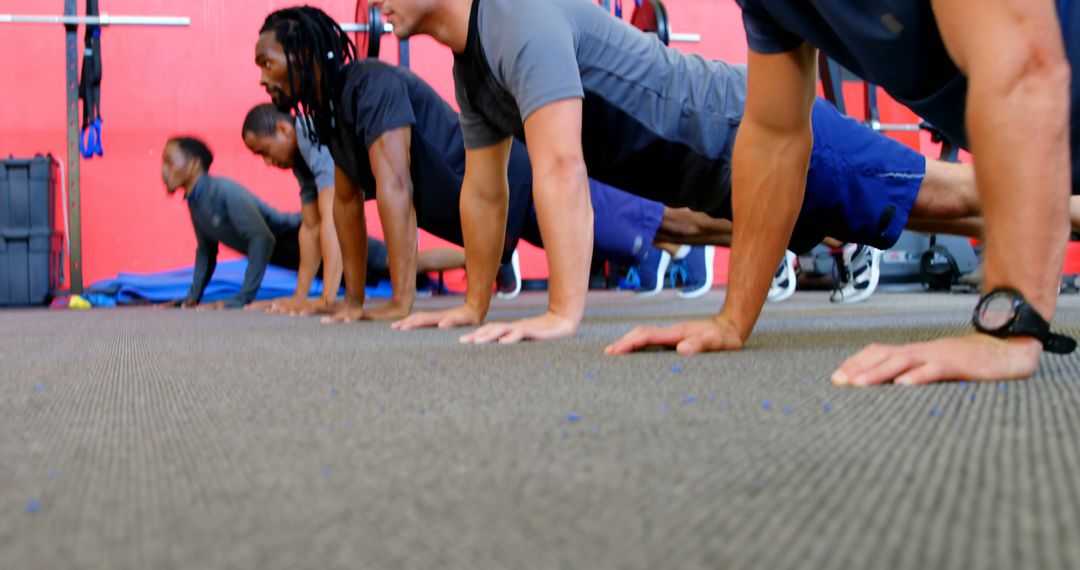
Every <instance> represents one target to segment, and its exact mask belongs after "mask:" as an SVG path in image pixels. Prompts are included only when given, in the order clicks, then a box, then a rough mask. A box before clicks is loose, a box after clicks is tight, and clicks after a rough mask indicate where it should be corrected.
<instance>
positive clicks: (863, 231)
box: [788, 99, 926, 253]
mask: <svg viewBox="0 0 1080 570" xmlns="http://www.w3.org/2000/svg"><path fill="white" fill-rule="evenodd" d="M812 123H813V129H814V150H813V153H812V154H811V156H810V169H809V171H808V173H807V178H806V194H805V197H804V198H803V206H802V211H800V213H799V219H798V221H797V222H796V224H795V231H794V232H793V234H792V236H791V242H790V243H789V245H788V249H790V250H792V251H794V252H798V253H802V252H805V251H809V250H810V249H811V248H812V247H814V246H815V245H817V244H818V243H820V242H821V240H822V239H823V238H825V237H826V236H828V237H833V238H836V239H838V240H841V241H844V242H852V243H860V244H865V245H870V246H873V247H876V248H878V249H887V248H889V247H891V246H892V245H893V244H894V243H896V240H897V239H898V238H899V237H900V232H901V231H903V229H904V225H906V224H907V219H908V215H909V214H910V213H911V208H912V207H913V206H914V204H915V198H916V197H917V196H918V195H919V189H920V188H921V187H922V182H923V178H925V177H926V158H925V157H924V156H923V155H921V154H919V153H918V152H915V151H914V150H912V149H910V148H908V147H907V146H904V145H903V144H900V143H898V142H896V141H895V140H893V139H890V138H888V137H886V136H884V135H881V134H878V133H876V132H874V131H872V130H871V129H869V128H867V127H866V126H864V125H862V124H861V123H859V122H857V121H855V120H853V119H851V118H849V117H846V116H844V115H841V114H840V112H839V111H837V110H836V108H835V107H833V105H832V104H830V103H828V102H826V101H824V100H821V99H818V101H817V103H815V104H814V110H813V121H812Z"/></svg>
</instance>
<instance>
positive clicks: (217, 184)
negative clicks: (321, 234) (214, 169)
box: [187, 174, 301, 307]
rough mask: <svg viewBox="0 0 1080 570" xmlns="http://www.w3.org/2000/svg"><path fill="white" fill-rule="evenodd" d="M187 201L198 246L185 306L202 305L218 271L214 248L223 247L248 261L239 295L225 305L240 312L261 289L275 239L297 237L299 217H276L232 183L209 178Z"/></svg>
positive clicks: (253, 196)
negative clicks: (204, 294) (210, 283)
mask: <svg viewBox="0 0 1080 570" xmlns="http://www.w3.org/2000/svg"><path fill="white" fill-rule="evenodd" d="M187 201H188V210H189V211H190V213H191V224H192V226H193V227H194V228H195V238H196V240H197V241H198V244H199V247H198V250H197V251H196V253H195V275H194V279H193V280H192V283H191V290H190V291H189V292H188V296H187V300H188V301H191V302H196V303H197V302H199V301H201V300H202V296H203V290H204V289H206V285H207V284H208V283H209V282H210V277H211V276H212V275H213V274H214V267H215V266H216V265H217V254H218V244H219V243H223V244H225V245H226V246H228V247H230V248H232V249H234V250H236V251H238V252H240V253H243V254H245V255H247V258H248V266H247V272H246V273H245V274H244V283H243V286H242V287H241V289H240V293H239V294H238V295H237V296H236V297H233V298H231V299H227V300H226V301H225V305H226V306H227V307H242V306H244V305H246V304H248V303H250V302H251V301H252V300H253V299H254V298H255V294H256V293H258V291H259V285H260V284H262V280H263V275H264V274H265V273H266V265H267V264H268V263H269V262H270V256H271V255H272V254H273V252H274V245H275V244H276V243H277V239H278V236H287V235H293V236H295V235H296V233H297V231H298V230H299V229H300V222H301V218H300V215H299V214H284V213H281V212H278V211H277V210H275V209H273V208H271V207H270V206H268V205H267V204H266V203H264V202H263V201H262V200H259V199H258V198H256V197H255V195H254V194H252V193H251V192H249V191H248V190H247V189H246V188H244V187H243V186H241V185H239V184H237V183H236V182H233V181H232V180H229V179H227V178H218V177H216V176H210V175H209V174H205V175H203V177H202V178H200V179H199V181H198V182H197V183H196V184H195V187H194V188H193V189H192V191H191V193H190V194H189V195H188V197H187Z"/></svg>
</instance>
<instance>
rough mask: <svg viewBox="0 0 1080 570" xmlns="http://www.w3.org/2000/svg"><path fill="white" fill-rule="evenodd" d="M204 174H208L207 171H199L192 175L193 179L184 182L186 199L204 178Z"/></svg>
mask: <svg viewBox="0 0 1080 570" xmlns="http://www.w3.org/2000/svg"><path fill="white" fill-rule="evenodd" d="M203 176H206V173H205V172H199V173H197V174H195V176H192V177H191V180H188V181H187V183H186V184H184V199H185V200H186V199H187V198H188V196H191V191H192V190H194V189H195V186H197V185H198V184H199V181H200V180H202V177H203Z"/></svg>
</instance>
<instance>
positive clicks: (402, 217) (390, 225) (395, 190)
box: [378, 179, 417, 311]
mask: <svg viewBox="0 0 1080 570" xmlns="http://www.w3.org/2000/svg"><path fill="white" fill-rule="evenodd" d="M378 203H379V219H380V220H381V221H382V227H383V234H384V236H383V237H384V239H385V240H386V248H387V250H388V257H389V265H390V283H391V285H392V288H393V298H392V300H391V304H392V305H395V306H397V307H401V308H403V309H404V310H405V311H411V310H412V305H413V300H414V299H415V298H416V264H417V260H416V257H417V253H416V211H415V210H414V209H413V203H412V188H411V187H410V186H409V185H408V183H407V182H406V181H404V180H400V179H399V180H393V181H384V182H383V183H382V184H380V187H379V196H378Z"/></svg>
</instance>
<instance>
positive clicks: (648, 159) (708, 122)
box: [454, 0, 746, 211]
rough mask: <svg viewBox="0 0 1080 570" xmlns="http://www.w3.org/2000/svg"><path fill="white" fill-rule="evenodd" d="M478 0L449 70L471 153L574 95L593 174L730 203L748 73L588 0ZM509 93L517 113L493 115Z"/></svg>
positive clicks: (653, 192)
mask: <svg viewBox="0 0 1080 570" xmlns="http://www.w3.org/2000/svg"><path fill="white" fill-rule="evenodd" d="M476 2H477V4H478V6H475V7H474V13H473V17H472V18H471V19H470V27H469V39H468V45H467V47H466V50H465V52H464V53H462V54H455V66H454V78H455V87H456V95H457V101H458V105H459V107H460V108H461V126H462V131H463V134H464V139H465V144H466V147H468V148H482V147H485V146H490V145H492V144H494V143H496V142H499V141H501V140H503V139H505V138H507V137H508V136H516V137H518V138H524V128H523V126H522V125H523V123H524V121H525V120H526V119H527V118H528V117H529V116H530V115H531V114H532V113H533V112H535V111H536V110H537V109H539V108H541V107H543V106H545V105H547V104H550V103H553V102H556V101H559V100H563V99H568V98H579V99H583V113H582V147H583V150H584V152H585V162H586V166H587V167H588V171H589V175H590V176H591V177H593V178H595V179H597V180H599V181H601V182H604V183H606V184H610V185H612V186H615V187H617V188H621V189H624V190H626V191H628V192H631V193H634V194H637V195H640V196H644V197H646V198H650V199H653V200H656V201H660V202H663V203H665V204H668V205H670V206H689V207H692V208H694V209H698V210H703V211H714V210H716V209H718V208H724V207H726V204H727V202H728V200H729V198H730V181H731V166H730V160H731V149H732V146H733V144H734V139H735V132H736V130H737V129H738V126H739V123H740V121H741V120H742V115H743V111H744V109H745V98H746V69H745V67H743V66H733V65H728V64H725V63H723V62H716V61H708V60H705V59H703V58H701V57H699V56H695V55H683V54H681V53H680V52H678V51H676V50H673V49H670V48H667V47H665V46H664V45H663V44H662V43H660V41H659V40H658V39H657V38H656V36H655V35H652V34H646V33H644V32H641V31H640V30H638V29H636V28H634V27H632V26H630V25H629V24H627V23H626V22H623V21H621V20H617V19H615V18H612V17H611V16H610V15H609V14H607V13H606V12H605V11H604V10H603V9H601V8H600V7H599V6H597V5H596V4H595V3H594V2H590V1H589V0H543V1H536V2H521V1H520V0H476ZM480 60H482V61H480ZM477 68H487V69H486V72H485V73H479V74H478V73H477V71H476V70H477ZM575 70H576V72H575ZM485 91H486V93H485ZM493 91H494V92H499V91H501V92H502V93H494V94H493V93H492V92H493ZM505 95H508V96H509V98H510V99H512V101H513V102H514V103H516V106H517V109H518V112H517V116H515V113H513V112H506V111H508V109H506V108H504V109H502V111H503V112H499V111H500V110H499V109H493V108H492V107H493V106H492V105H491V104H490V101H492V100H499V98H500V96H505ZM506 107H510V105H507V106H506Z"/></svg>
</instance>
